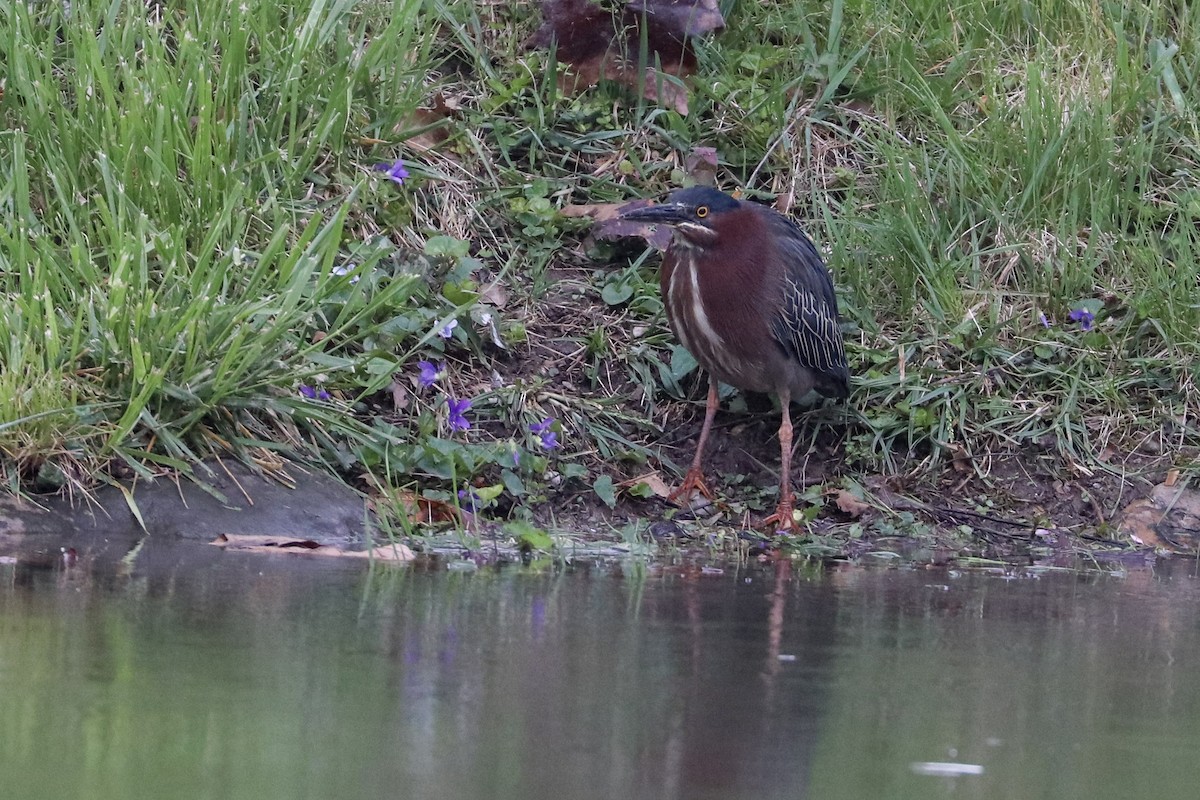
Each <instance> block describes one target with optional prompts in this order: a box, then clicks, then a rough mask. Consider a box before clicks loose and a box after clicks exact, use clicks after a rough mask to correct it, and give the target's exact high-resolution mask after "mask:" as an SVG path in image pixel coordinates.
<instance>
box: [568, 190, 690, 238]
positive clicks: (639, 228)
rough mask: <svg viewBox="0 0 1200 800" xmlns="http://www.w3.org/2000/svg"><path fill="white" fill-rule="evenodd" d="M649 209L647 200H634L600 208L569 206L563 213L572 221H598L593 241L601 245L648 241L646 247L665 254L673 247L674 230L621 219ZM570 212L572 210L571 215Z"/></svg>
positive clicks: (602, 204)
mask: <svg viewBox="0 0 1200 800" xmlns="http://www.w3.org/2000/svg"><path fill="white" fill-rule="evenodd" d="M648 205H650V202H649V201H648V200H634V201H632V202H629V203H600V204H597V205H590V206H587V205H583V206H567V208H564V209H563V213H564V214H566V215H567V216H573V217H591V218H593V219H595V220H596V224H595V225H593V226H592V233H591V235H592V237H593V238H594V239H597V240H599V241H613V240H616V239H627V238H629V237H634V236H636V237H638V238H639V239H645V240H646V244H648V245H650V246H651V247H653V248H654V249H655V250H666V249H667V245H669V244H670V243H671V228H670V227H669V226H667V225H649V224H647V223H645V222H631V221H629V220H624V219H621V218H620V217H619V216H618V215H619V214H620V212H621V211H624V210H625V209H632V208H642V207H644V206H648ZM567 209H571V212H570V213H568V211H567Z"/></svg>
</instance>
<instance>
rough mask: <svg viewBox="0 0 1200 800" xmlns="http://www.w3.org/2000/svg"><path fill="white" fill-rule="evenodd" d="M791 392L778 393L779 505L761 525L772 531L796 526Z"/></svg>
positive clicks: (789, 529) (792, 528)
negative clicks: (779, 412)
mask: <svg viewBox="0 0 1200 800" xmlns="http://www.w3.org/2000/svg"><path fill="white" fill-rule="evenodd" d="M791 400H792V398H791V393H790V392H788V391H786V390H785V391H782V392H780V393H779V405H780V406H782V408H781V413H782V419H780V420H779V449H780V451H781V453H780V458H779V461H780V464H779V505H778V506H776V507H775V513H774V514H772V515H771V516H769V517H767V518H766V519H765V520H763V525H765V526H770V527H771V530H774V531H791V530H794V529H795V527H796V521H795V520H794V519H793V518H792V510H793V509H794V507H795V506H794V499H793V497H792V414H791Z"/></svg>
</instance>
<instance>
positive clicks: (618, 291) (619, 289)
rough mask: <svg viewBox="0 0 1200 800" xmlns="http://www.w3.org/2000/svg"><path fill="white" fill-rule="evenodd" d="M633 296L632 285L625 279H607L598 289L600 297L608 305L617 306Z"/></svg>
mask: <svg viewBox="0 0 1200 800" xmlns="http://www.w3.org/2000/svg"><path fill="white" fill-rule="evenodd" d="M630 297H633V287H632V286H630V285H629V283H628V282H627V281H609V282H608V283H606V284H604V288H603V289H602V290H601V291H600V298H601V299H602V300H603V301H604V302H605V303H608V304H609V305H610V306H618V305H620V304H621V303H624V302H625V301H626V300H628V299H629V298H630Z"/></svg>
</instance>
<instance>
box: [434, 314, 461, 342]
mask: <svg viewBox="0 0 1200 800" xmlns="http://www.w3.org/2000/svg"><path fill="white" fill-rule="evenodd" d="M457 327H458V320H456V319H452V320H450V321H449V322H447V323H446V326H445V327H444V328H442V329H441V330H440V331H438V336H440V337H442V338H443V339H449V338H450V337H451V336H453V335H454V329H455V328H457Z"/></svg>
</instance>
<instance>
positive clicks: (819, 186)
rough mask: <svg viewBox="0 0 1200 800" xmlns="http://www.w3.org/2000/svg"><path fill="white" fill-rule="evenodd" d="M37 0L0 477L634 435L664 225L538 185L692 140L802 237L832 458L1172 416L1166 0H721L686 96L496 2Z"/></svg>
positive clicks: (1185, 261) (431, 462) (955, 449)
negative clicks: (597, 77)
mask: <svg viewBox="0 0 1200 800" xmlns="http://www.w3.org/2000/svg"><path fill="white" fill-rule="evenodd" d="M67 8H68V7H67V6H64V5H63V4H35V5H32V6H31V5H29V4H24V3H3V4H0V47H2V48H3V50H4V52H5V53H6V54H7V58H6V62H5V63H4V64H3V65H0V81H2V83H0V86H2V87H3V98H2V99H0V120H2V121H3V130H2V131H0V209H2V210H3V213H4V216H5V218H6V219H7V220H8V221H9V224H7V225H6V226H4V228H3V229H0V292H2V293H3V298H4V302H3V303H2V304H0V315H2V317H3V318H2V319H0V326H2V329H3V330H4V331H6V332H7V336H5V337H4V342H3V346H0V370H2V371H0V478H3V480H4V482H5V484H6V485H7V487H8V488H9V490H10V491H13V492H45V491H55V490H61V489H64V488H72V489H74V488H79V489H84V490H86V489H88V488H89V487H91V486H94V485H95V484H96V482H97V481H99V480H105V479H112V478H114V477H116V478H121V477H128V476H130V475H143V476H150V475H154V474H158V473H161V472H164V471H170V470H180V471H184V472H188V471H190V470H192V469H193V468H194V464H195V463H196V462H197V460H199V459H201V458H203V457H205V456H207V455H210V454H214V453H229V452H233V453H236V454H238V455H240V456H242V457H243V458H247V459H252V460H254V461H256V462H257V463H260V464H265V465H270V464H271V463H274V462H273V460H274V459H277V458H279V457H280V456H288V457H292V458H303V459H306V460H310V461H319V462H323V463H325V464H326V465H328V467H329V468H330V469H333V470H335V471H337V472H339V473H340V474H343V475H345V476H347V477H356V476H361V475H369V476H371V477H370V480H371V482H372V483H373V485H375V486H376V487H377V488H384V487H395V486H404V485H409V484H411V483H412V482H413V481H414V480H416V481H417V482H418V483H419V485H420V486H421V487H422V488H423V489H424V490H425V491H426V492H427V493H430V494H432V495H433V496H435V497H441V498H445V499H448V500H450V501H453V500H454V497H455V495H456V492H457V489H458V488H459V487H460V486H461V485H462V484H463V483H465V482H467V481H474V482H475V483H476V484H479V485H481V486H482V485H485V484H486V485H488V486H500V487H502V488H503V492H502V496H501V497H500V501H499V502H497V504H496V506H495V509H494V510H495V512H496V513H500V514H512V515H520V514H523V513H527V511H528V509H529V508H530V507H531V506H536V505H537V504H539V503H541V502H543V501H545V500H547V499H549V498H553V497H558V498H561V497H562V493H563V492H564V491H566V490H567V489H568V487H572V486H574V487H586V486H587V485H589V484H592V483H593V482H594V481H596V480H597V479H598V478H602V477H603V476H604V475H606V474H608V473H609V472H616V473H626V474H628V473H636V471H638V470H641V469H643V465H644V464H645V463H646V462H647V461H650V462H651V465H653V464H654V463H657V460H658V459H660V458H663V457H664V456H663V454H662V453H661V452H660V451H659V449H658V448H657V446H656V444H655V442H656V441H657V439H658V434H657V433H656V432H655V431H656V429H658V428H660V427H670V426H672V425H674V424H677V423H678V421H679V420H681V419H685V418H687V415H688V414H690V413H691V412H689V411H687V410H686V407H684V406H682V405H680V404H679V403H677V402H676V400H677V399H679V398H682V397H687V396H692V392H693V390H694V388H695V387H694V384H695V383H696V382H695V381H694V380H693V379H692V374H693V372H694V362H693V361H691V360H690V359H689V358H688V357H687V355H686V353H684V352H683V351H681V350H680V349H679V348H678V347H677V346H676V345H675V344H674V343H673V341H672V339H671V337H670V335H669V334H668V333H667V332H666V331H665V329H664V326H663V319H662V305H661V301H660V300H659V299H658V297H657V289H656V284H655V277H654V263H655V260H654V259H653V258H650V259H645V258H643V259H640V260H635V258H634V256H637V255H638V253H639V251H638V250H636V249H635V250H630V249H629V248H628V247H627V246H622V247H620V248H615V247H613V246H612V245H599V246H595V247H593V246H591V245H590V244H585V242H584V240H583V237H584V234H585V232H586V230H585V229H586V225H585V224H584V223H581V222H580V221H579V220H576V219H571V218H567V217H564V216H562V215H561V214H560V213H559V211H560V210H561V209H562V208H563V207H564V206H566V205H568V204H572V203H595V202H615V201H619V200H624V199H628V198H632V197H640V196H651V195H658V194H661V193H664V192H666V191H668V190H669V189H671V188H674V187H676V186H678V185H679V184H680V183H682V182H683V181H684V180H686V174H685V170H684V162H685V159H686V157H687V155H688V154H689V153H690V152H691V151H692V150H693V149H694V148H695V147H697V146H711V147H715V148H716V150H717V153H718V155H719V159H720V168H719V171H718V183H719V184H720V185H721V186H722V187H723V188H727V189H734V188H738V189H741V190H742V191H743V192H744V194H745V195H746V196H748V197H751V198H756V199H762V200H767V201H770V200H772V199H774V198H777V197H782V198H783V202H784V203H785V204H786V205H787V206H788V207H789V208H790V209H791V211H792V213H793V214H794V215H795V216H796V217H797V218H798V219H800V220H801V221H802V222H803V223H804V224H805V226H806V228H807V229H808V230H809V231H810V233H811V234H812V236H813V238H814V239H815V240H816V241H817V242H818V244H819V245H820V246H822V247H823V249H824V250H825V251H826V253H827V256H828V261H829V264H830V267H831V269H832V271H833V273H834V276H835V280H836V282H837V284H838V286H839V291H840V293H841V300H842V308H843V317H844V321H845V328H846V333H847V339H848V344H849V352H850V357H851V361H852V363H851V369H852V374H853V375H854V376H855V378H854V393H853V396H852V398H851V403H850V409H851V410H850V412H849V414H848V415H847V418H848V419H850V420H851V424H850V425H849V427H848V428H846V434H845V438H844V448H843V452H845V454H846V456H847V459H848V462H849V465H850V468H851V469H854V470H877V469H881V468H883V469H893V470H897V469H904V470H907V471H916V472H928V473H932V472H934V471H936V469H937V467H938V465H939V464H941V463H942V462H944V461H945V460H946V459H947V458H948V457H949V454H951V453H962V452H966V453H968V454H970V455H971V456H972V457H973V458H974V460H975V463H976V464H978V465H980V466H979V469H980V470H981V471H983V470H985V469H986V467H985V466H984V465H985V464H986V459H987V458H988V457H989V456H990V455H991V454H994V453H998V452H1031V451H1036V452H1038V453H1042V454H1049V455H1052V456H1053V457H1054V458H1056V459H1058V462H1059V463H1060V464H1062V465H1064V466H1082V467H1083V468H1084V469H1090V468H1094V467H1095V466H1096V465H1097V463H1098V460H1099V459H1100V457H1101V454H1103V453H1105V452H1112V451H1117V452H1119V453H1130V452H1133V451H1134V450H1136V449H1138V448H1139V447H1145V446H1146V445H1147V443H1150V444H1152V445H1153V447H1152V449H1153V450H1154V451H1155V452H1158V453H1167V454H1168V455H1170V454H1174V453H1180V454H1187V453H1194V452H1195V451H1194V448H1195V447H1196V446H1197V445H1198V444H1200V430H1198V428H1197V422H1196V416H1197V413H1198V412H1200V396H1198V391H1200V390H1198V388H1197V382H1198V377H1200V368H1198V366H1197V365H1198V363H1200V362H1198V354H1200V333H1198V331H1200V301H1198V300H1197V298H1198V297H1200V291H1198V290H1200V267H1198V266H1197V265H1198V264H1200V225H1198V219H1200V124H1198V123H1200V107H1198V103H1197V100H1196V99H1195V98H1197V97H1200V85H1198V84H1200V63H1198V62H1197V60H1196V58H1197V56H1196V54H1197V53H1198V52H1200V46H1198V45H1200V11H1197V10H1193V8H1192V7H1191V6H1189V5H1188V4H1186V3H1180V2H1136V3H1124V4H1117V3H1103V2H1083V1H1082V0H1074V1H1072V0H1042V1H1041V2H1034V1H1033V0H1030V1H1029V2H1021V3H1005V2H994V3H984V4H980V3H975V2H965V0H957V1H956V2H951V3H943V2H932V1H931V0H907V2H902V1H901V0H885V1H884V2H869V3H868V2H859V1H858V0H844V1H842V0H826V2H823V3H819V4H815V5H814V4H795V3H791V2H762V3H748V2H732V1H730V0H727V1H726V2H723V3H722V8H723V10H724V11H725V12H726V18H727V20H728V22H729V27H728V29H727V30H726V31H724V32H723V33H722V34H721V35H719V36H717V37H715V38H713V39H712V40H710V41H706V42H704V43H702V44H701V45H700V46H699V53H698V56H699V74H698V76H697V77H696V79H695V81H694V83H693V86H692V90H691V96H690V114H689V115H688V116H686V117H682V116H680V115H678V114H677V113H675V112H673V111H668V110H665V109H662V108H658V107H656V106H655V105H653V104H652V103H649V102H646V101H644V100H639V99H638V98H637V97H635V96H633V95H632V94H631V93H630V92H629V91H628V90H626V89H623V88H622V87H618V86H613V85H602V86H600V87H598V88H595V89H591V90H587V91H583V92H567V91H564V89H563V87H561V86H560V85H559V83H558V82H557V81H556V80H555V79H554V78H553V72H554V69H555V67H556V65H555V63H554V62H553V57H552V55H551V54H550V53H547V52H543V51H536V50H535V51H529V50H526V49H524V48H523V47H522V46H521V43H522V42H524V41H525V40H526V39H527V38H528V36H529V35H530V34H531V33H532V31H533V29H534V28H535V27H536V25H537V24H538V20H537V19H536V15H533V14H530V13H529V4H526V3H516V2H511V3H489V4H475V3H449V2H445V1H444V0H430V1H429V2H420V1H419V0H395V2H391V3H383V2H366V1H364V2H353V1H351V0H343V1H342V2H339V1H338V0H330V1H328V2H323V1H322V0H305V1H304V2H297V3H293V4H277V3H268V2H264V0H246V2H244V3H242V4H240V5H238V6H237V7H236V8H230V9H225V8H224V7H217V6H213V7H212V8H209V9H205V10H195V9H192V8H191V7H190V6H184V5H178V4H173V3H160V4H156V5H155V4H152V5H151V6H149V7H148V11H147V12H146V13H143V11H142V9H141V7H137V8H134V7H129V6H127V4H117V3H112V4H108V5H105V4H98V3H90V2H84V3H75V2H73V3H71V4H70V6H69V11H68V10H67ZM439 95H440V98H441V101H442V105H441V106H440V107H437V109H436V110H435V111H433V112H429V111H426V112H419V111H417V110H416V109H417V108H418V106H422V105H423V106H425V107H426V108H431V107H435V98H436V97H438V96H439ZM430 126H433V130H432V131H430V130H428V129H429V128H430ZM396 158H403V159H404V160H405V163H406V165H407V166H408V169H409V171H410V173H411V174H410V178H409V179H408V180H407V181H406V182H405V183H404V184H403V185H402V186H396V185H394V184H393V183H391V182H389V181H388V180H387V178H386V177H385V176H383V174H382V173H380V172H378V171H375V170H374V169H373V167H374V166H375V165H376V164H378V163H381V162H384V163H390V162H392V161H394V160H395V159H396ZM1078 309H1086V310H1087V311H1089V312H1090V313H1091V314H1092V315H1094V319H1095V325H1094V327H1092V328H1091V329H1090V330H1086V331H1085V330H1083V328H1082V326H1081V325H1080V324H1079V323H1077V322H1074V321H1072V320H1071V319H1070V318H1069V315H1070V313H1071V312H1072V311H1074V310H1078ZM1043 318H1044V319H1045V320H1046V321H1047V323H1049V327H1047V326H1045V325H1043V323H1042V321H1041V320H1042V319H1043ZM452 319H453V320H457V321H458V327H457V328H455V329H454V330H453V332H452V334H451V337H450V338H448V339H443V338H442V337H440V336H438V335H437V332H438V331H439V330H440V329H442V328H443V327H444V326H445V325H446V323H447V322H448V321H449V320H452ZM418 358H425V359H431V360H434V361H436V362H437V363H438V364H441V363H446V364H447V365H448V369H447V375H446V377H444V378H442V379H440V380H439V382H438V383H437V385H435V386H432V387H425V388H421V387H419V386H417V385H416V384H415V382H414V379H413V376H414V375H415V362H416V360H417V359H418ZM396 376H398V377H396ZM301 386H312V387H320V388H321V389H323V390H326V391H328V392H329V393H330V397H329V399H328V400H327V401H322V400H319V399H309V398H307V397H304V396H302V395H301V393H300V391H299V389H300V387H301ZM462 397H470V398H472V399H473V402H474V405H473V409H472V416H471V419H472V423H473V427H472V429H471V430H470V431H466V432H462V431H454V430H452V429H450V428H449V427H448V426H447V422H448V420H447V417H446V413H445V412H446V409H445V406H444V402H443V401H444V400H445V399H446V398H462ZM547 417H553V418H554V419H555V431H556V432H558V433H560V434H562V442H563V445H564V447H563V448H562V449H560V450H557V451H554V452H549V451H545V450H543V449H542V448H541V447H539V442H538V439H537V438H536V437H535V436H533V435H531V433H530V432H529V430H528V426H529V425H530V424H531V423H534V422H537V421H539V420H541V419H544V418H547ZM1179 460H1180V465H1181V466H1184V467H1185V469H1188V468H1190V467H1189V466H1188V465H1189V464H1190V463H1191V462H1190V461H1189V460H1185V458H1184V456H1182V455H1181V456H1180V457H1179ZM600 487H601V488H602V490H603V494H604V495H605V498H606V499H607V498H608V496H609V495H610V493H611V488H609V487H610V484H608V483H604V482H602V483H601V484H600Z"/></svg>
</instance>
